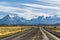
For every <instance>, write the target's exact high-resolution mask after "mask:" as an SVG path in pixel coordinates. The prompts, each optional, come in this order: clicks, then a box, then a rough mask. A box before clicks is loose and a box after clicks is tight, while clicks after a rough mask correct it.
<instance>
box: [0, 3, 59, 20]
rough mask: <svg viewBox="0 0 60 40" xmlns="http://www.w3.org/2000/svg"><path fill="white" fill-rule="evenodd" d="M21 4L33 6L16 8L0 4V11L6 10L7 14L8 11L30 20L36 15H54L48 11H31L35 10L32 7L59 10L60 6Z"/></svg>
mask: <svg viewBox="0 0 60 40" xmlns="http://www.w3.org/2000/svg"><path fill="white" fill-rule="evenodd" d="M6 4H7V3H6ZM22 5H26V6H30V7H33V8H30V7H25V8H17V7H12V6H3V5H0V11H1V12H6V13H8V14H10V13H11V14H17V15H18V16H19V17H23V18H25V19H27V20H30V19H32V18H36V17H38V16H44V17H47V16H54V14H53V15H52V14H50V13H43V12H33V11H32V10H35V9H34V7H36V8H43V9H44V8H46V9H55V10H56V9H57V10H60V8H59V7H58V6H56V7H54V6H44V5H38V4H22ZM21 11H24V12H22V13H21ZM10 16H11V15H10ZM12 17H13V16H12Z"/></svg>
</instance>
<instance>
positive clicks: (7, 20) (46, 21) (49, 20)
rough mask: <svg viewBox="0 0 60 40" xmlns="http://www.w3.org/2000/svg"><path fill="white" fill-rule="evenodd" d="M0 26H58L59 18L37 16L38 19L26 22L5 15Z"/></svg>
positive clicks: (16, 17) (0, 20) (19, 18)
mask: <svg viewBox="0 0 60 40" xmlns="http://www.w3.org/2000/svg"><path fill="white" fill-rule="evenodd" d="M0 25H60V18H57V17H51V16H49V17H46V18H44V17H43V16H39V17H38V18H33V19H31V20H26V19H24V18H22V17H18V16H14V17H10V16H9V15H6V16H5V17H4V18H2V19H0Z"/></svg>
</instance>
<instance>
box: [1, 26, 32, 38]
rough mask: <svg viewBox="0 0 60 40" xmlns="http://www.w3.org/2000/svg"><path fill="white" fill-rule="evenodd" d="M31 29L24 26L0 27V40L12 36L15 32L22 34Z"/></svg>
mask: <svg viewBox="0 0 60 40" xmlns="http://www.w3.org/2000/svg"><path fill="white" fill-rule="evenodd" d="M31 28H32V27H25V26H22V27H20V26H14V27H13V26H1V27H0V38H2V37H6V36H9V35H12V34H15V33H17V32H23V31H25V30H29V29H31Z"/></svg>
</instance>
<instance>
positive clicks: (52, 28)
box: [47, 26, 60, 32]
mask: <svg viewBox="0 0 60 40" xmlns="http://www.w3.org/2000/svg"><path fill="white" fill-rule="evenodd" d="M47 28H48V29H50V30H51V31H54V32H60V26H48V27H47Z"/></svg>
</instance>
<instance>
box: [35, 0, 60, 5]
mask: <svg viewBox="0 0 60 40" xmlns="http://www.w3.org/2000/svg"><path fill="white" fill-rule="evenodd" d="M36 1H43V2H47V3H51V4H57V5H58V4H59V5H60V0H36Z"/></svg>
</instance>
